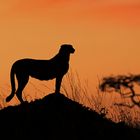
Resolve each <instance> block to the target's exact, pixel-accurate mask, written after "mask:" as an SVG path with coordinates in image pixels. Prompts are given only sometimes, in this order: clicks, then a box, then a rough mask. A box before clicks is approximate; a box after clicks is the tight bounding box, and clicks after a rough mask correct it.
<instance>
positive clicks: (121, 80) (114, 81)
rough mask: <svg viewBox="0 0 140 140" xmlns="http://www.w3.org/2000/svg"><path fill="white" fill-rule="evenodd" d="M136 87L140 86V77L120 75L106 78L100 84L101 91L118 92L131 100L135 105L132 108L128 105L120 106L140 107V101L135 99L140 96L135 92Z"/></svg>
mask: <svg viewBox="0 0 140 140" xmlns="http://www.w3.org/2000/svg"><path fill="white" fill-rule="evenodd" d="M135 85H140V75H132V74H130V75H119V76H110V77H105V78H103V80H102V83H101V84H100V87H99V88H100V89H101V91H116V92H118V93H119V94H120V95H121V96H122V97H125V98H130V99H131V102H132V103H133V104H132V105H131V106H130V105H126V104H118V105H122V106H128V107H133V106H135V105H137V106H138V107H140V101H137V100H136V99H135V97H137V96H140V94H137V93H136V91H135ZM122 88H125V90H129V92H127V93H124V92H123V91H122Z"/></svg>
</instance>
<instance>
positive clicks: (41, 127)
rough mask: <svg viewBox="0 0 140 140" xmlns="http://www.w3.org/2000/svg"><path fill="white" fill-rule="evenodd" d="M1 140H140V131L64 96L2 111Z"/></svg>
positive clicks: (51, 96) (47, 97) (48, 98)
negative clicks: (107, 117)
mask: <svg viewBox="0 0 140 140" xmlns="http://www.w3.org/2000/svg"><path fill="white" fill-rule="evenodd" d="M0 120H1V125H0V126H1V127H0V132H1V137H2V138H5V139H7V138H10V139H41V140H43V139H47V140H56V139H57V140H58V139H66V140H82V139H84V140H89V139H110V140H120V139H128V138H130V139H133V140H135V139H138V138H140V130H139V129H134V128H130V127H128V126H126V125H125V124H124V123H114V122H112V121H111V120H108V119H106V118H104V117H103V116H100V115H99V114H98V113H96V112H95V111H93V110H91V109H90V108H88V107H85V106H83V105H81V104H79V103H78V102H75V101H72V100H71V99H68V98H67V97H65V96H64V95H62V94H50V95H48V96H46V97H44V98H43V99H40V100H36V101H34V102H31V103H28V102H25V103H23V104H20V105H18V106H13V107H12V106H9V107H7V108H4V109H2V110H1V111H0Z"/></svg>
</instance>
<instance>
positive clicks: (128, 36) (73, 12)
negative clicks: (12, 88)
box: [0, 0, 140, 88]
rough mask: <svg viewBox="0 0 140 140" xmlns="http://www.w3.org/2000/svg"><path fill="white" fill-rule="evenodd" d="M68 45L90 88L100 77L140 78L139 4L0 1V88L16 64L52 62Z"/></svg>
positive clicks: (125, 0) (123, 0) (121, 0)
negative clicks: (26, 60)
mask: <svg viewBox="0 0 140 140" xmlns="http://www.w3.org/2000/svg"><path fill="white" fill-rule="evenodd" d="M63 43H70V44H72V45H73V46H74V47H75V49H76V52H75V54H74V55H73V56H71V62H70V63H71V67H72V69H73V70H74V71H77V72H78V73H79V75H80V77H81V78H83V79H88V80H89V82H90V84H91V86H93V87H91V88H94V87H95V86H96V84H95V83H96V82H97V81H98V78H97V77H99V78H102V76H107V75H110V74H125V73H126V74H127V73H137V74H140V64H139V61H140V1H139V0H99V1H97V0H67V1H66V0H1V1H0V52H1V54H0V66H1V67H0V68H1V70H0V84H1V86H4V84H10V82H9V73H10V68H11V65H12V63H13V62H14V61H15V60H17V59H21V58H27V57H28V58H36V59H48V58H50V57H52V56H54V55H55V54H56V53H57V52H58V49H59V46H60V45H61V44H63Z"/></svg>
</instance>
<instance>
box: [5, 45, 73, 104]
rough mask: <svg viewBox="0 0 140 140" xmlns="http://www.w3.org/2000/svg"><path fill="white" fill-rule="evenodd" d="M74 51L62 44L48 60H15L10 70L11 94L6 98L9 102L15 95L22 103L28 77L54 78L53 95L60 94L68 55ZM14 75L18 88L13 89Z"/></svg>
mask: <svg viewBox="0 0 140 140" xmlns="http://www.w3.org/2000/svg"><path fill="white" fill-rule="evenodd" d="M74 52H75V49H74V48H73V46H72V45H70V44H63V45H61V46H60V50H59V52H58V54H57V55H55V56H54V57H53V58H51V59H49V60H36V59H20V60H17V61H16V62H15V63H14V64H13V65H12V68H11V73H10V79H11V88H12V91H11V94H10V95H9V96H8V97H7V98H6V102H9V101H10V100H11V99H12V98H13V97H14V95H15V94H16V96H17V98H18V100H19V101H20V102H21V103H23V102H24V101H23V99H22V91H23V89H24V88H25V86H26V84H27V83H28V80H29V77H30V76H31V77H33V78H36V79H39V80H51V79H54V78H56V82H55V93H60V87H61V82H62V78H63V76H64V75H65V74H66V73H67V72H68V69H69V60H70V54H71V53H74ZM15 75H16V78H17V83H18V87H17V90H16V87H15Z"/></svg>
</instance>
